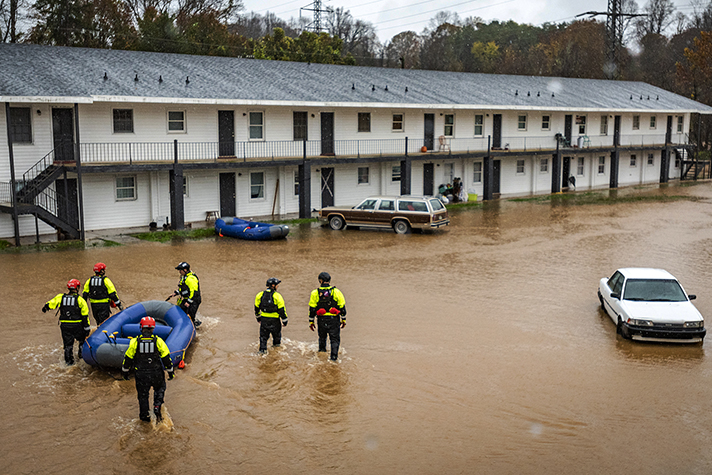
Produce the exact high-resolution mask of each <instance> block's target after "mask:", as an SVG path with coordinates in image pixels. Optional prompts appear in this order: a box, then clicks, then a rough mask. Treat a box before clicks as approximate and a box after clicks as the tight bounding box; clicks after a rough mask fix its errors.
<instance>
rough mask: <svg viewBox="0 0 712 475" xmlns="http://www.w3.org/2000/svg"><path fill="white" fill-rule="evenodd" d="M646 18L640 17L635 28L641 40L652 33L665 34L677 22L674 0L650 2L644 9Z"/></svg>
mask: <svg viewBox="0 0 712 475" xmlns="http://www.w3.org/2000/svg"><path fill="white" fill-rule="evenodd" d="M643 13H645V14H646V16H643V17H638V19H637V21H636V23H635V26H636V33H637V36H638V38H639V39H642V38H644V37H645V36H646V35H648V34H650V33H654V34H656V35H662V34H665V31H666V30H667V29H668V28H669V27H670V26H671V25H672V24H673V23H674V22H675V4H674V3H673V1H672V0H650V1H649V2H648V3H647V4H646V5H645V7H644V8H643Z"/></svg>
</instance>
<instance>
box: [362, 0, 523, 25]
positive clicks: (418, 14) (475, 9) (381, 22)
mask: <svg viewBox="0 0 712 475" xmlns="http://www.w3.org/2000/svg"><path fill="white" fill-rule="evenodd" d="M515 1H516V0H506V1H504V2H500V3H494V4H492V5H485V6H483V7H477V8H473V9H471V10H465V11H463V12H455V13H457V14H458V15H462V14H465V13H471V12H474V11H477V10H484V9H485V8H490V7H497V6H499V5H504V4H505V3H512V2H515ZM466 3H472V2H462V3H456V4H455V5H451V7H456V6H458V5H464V4H466ZM440 11H444V9H443V8H436V9H435V10H428V11H424V12H420V13H415V14H413V15H407V16H403V17H400V18H396V19H394V20H383V21H379V22H375V23H373V24H374V25H381V24H383V23H392V22H394V21H399V20H402V19H404V18H412V17H414V16H420V15H425V14H428V13H433V12H440ZM416 23H421V22H413V23H406V24H403V25H400V26H408V25H414V24H416ZM393 28H398V27H397V26H395V27H391V28H384V30H389V29H393Z"/></svg>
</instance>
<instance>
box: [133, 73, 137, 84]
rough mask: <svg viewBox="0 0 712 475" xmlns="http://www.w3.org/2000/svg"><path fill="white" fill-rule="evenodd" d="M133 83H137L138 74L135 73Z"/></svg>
mask: <svg viewBox="0 0 712 475" xmlns="http://www.w3.org/2000/svg"><path fill="white" fill-rule="evenodd" d="M134 82H138V73H136V77H135V78H134Z"/></svg>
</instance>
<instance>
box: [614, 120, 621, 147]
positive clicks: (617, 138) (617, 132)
mask: <svg viewBox="0 0 712 475" xmlns="http://www.w3.org/2000/svg"><path fill="white" fill-rule="evenodd" d="M620 144H621V116H619V115H617V116H615V117H614V118H613V146H614V147H618V146H620Z"/></svg>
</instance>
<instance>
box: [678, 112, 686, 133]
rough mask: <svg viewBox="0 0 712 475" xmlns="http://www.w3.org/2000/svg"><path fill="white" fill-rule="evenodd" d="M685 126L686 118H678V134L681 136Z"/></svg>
mask: <svg viewBox="0 0 712 475" xmlns="http://www.w3.org/2000/svg"><path fill="white" fill-rule="evenodd" d="M684 124H685V118H684V117H683V116H678V118H677V133H678V134H681V133H682V129H683V125H684Z"/></svg>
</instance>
